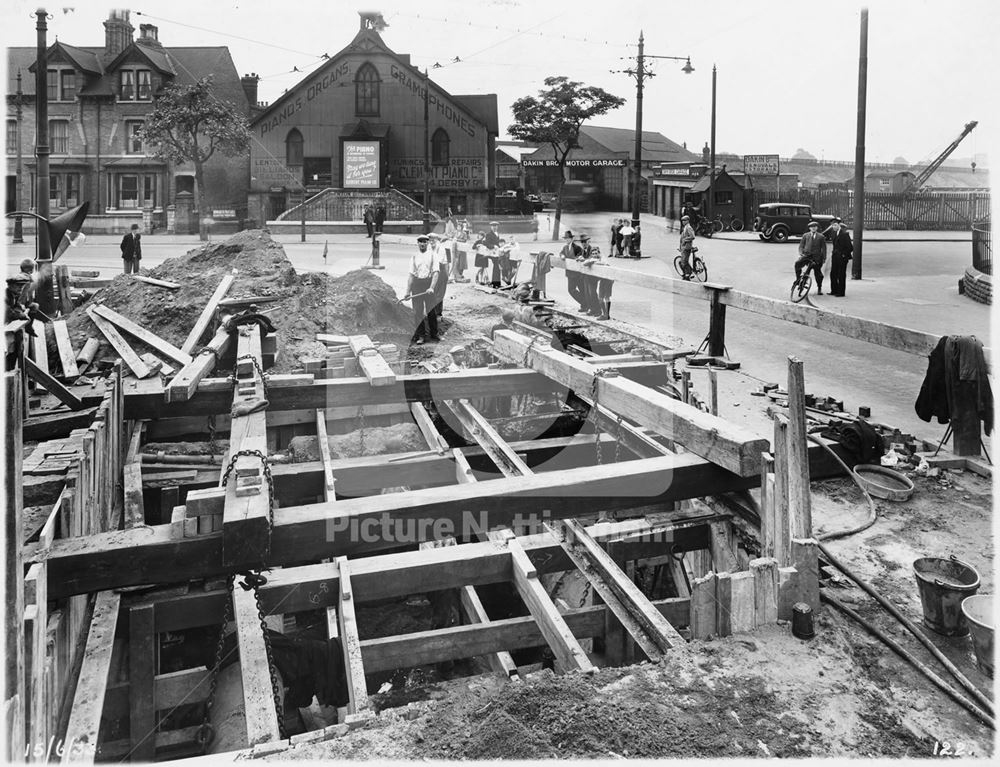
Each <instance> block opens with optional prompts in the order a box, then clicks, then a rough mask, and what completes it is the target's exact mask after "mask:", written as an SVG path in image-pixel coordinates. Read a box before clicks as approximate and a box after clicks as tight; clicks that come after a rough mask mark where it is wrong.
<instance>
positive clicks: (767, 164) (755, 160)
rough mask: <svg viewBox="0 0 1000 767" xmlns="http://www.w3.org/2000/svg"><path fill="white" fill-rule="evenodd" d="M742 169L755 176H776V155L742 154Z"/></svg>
mask: <svg viewBox="0 0 1000 767" xmlns="http://www.w3.org/2000/svg"><path fill="white" fill-rule="evenodd" d="M743 170H744V172H746V173H749V174H751V175H756V176H777V175H778V155H776V154H748V155H744V156H743Z"/></svg>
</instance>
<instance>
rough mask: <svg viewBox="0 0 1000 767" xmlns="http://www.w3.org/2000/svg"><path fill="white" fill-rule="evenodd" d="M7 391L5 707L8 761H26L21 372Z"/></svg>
mask: <svg viewBox="0 0 1000 767" xmlns="http://www.w3.org/2000/svg"><path fill="white" fill-rule="evenodd" d="M4 387H5V389H6V394H7V400H6V407H5V411H6V419H5V422H4V426H5V437H4V447H5V449H6V451H7V460H6V471H5V472H4V481H5V482H6V485H7V509H6V512H7V513H6V514H5V515H4V539H5V540H6V542H7V545H6V547H5V548H6V552H5V562H6V567H5V572H4V586H5V592H6V595H7V604H6V608H7V609H6V610H5V611H4V616H5V621H4V622H5V631H4V633H5V638H6V648H7V649H6V656H7V665H6V667H5V674H4V706H5V708H6V711H5V713H6V715H7V716H6V721H5V723H4V724H5V726H7V728H8V729H7V737H8V740H7V754H6V756H7V759H8V761H10V762H20V761H22V760H23V759H24V682H25V679H24V631H23V627H22V620H23V618H24V566H23V555H22V553H21V551H22V549H21V544H22V542H23V541H24V516H23V514H24V509H23V500H24V494H23V488H22V484H21V482H22V479H21V462H22V460H23V449H24V446H23V445H22V443H21V423H22V417H23V413H22V410H21V401H22V391H21V387H22V381H21V371H20V370H12V371H10V372H8V373H5V374H4Z"/></svg>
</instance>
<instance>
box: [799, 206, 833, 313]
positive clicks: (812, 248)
mask: <svg viewBox="0 0 1000 767" xmlns="http://www.w3.org/2000/svg"><path fill="white" fill-rule="evenodd" d="M825 262H826V238H825V237H824V236H823V235H822V234H820V233H819V224H818V223H817V222H815V221H810V222H809V231H808V232H806V233H805V234H804V235H802V240H801V241H800V242H799V259H798V260H797V261H796V262H795V280H796V282H797V281H798V279H799V275H800V274H801V273H802V267H805V268H806V269H812V270H813V274H814V275H815V276H816V293H817V294H818V295H823V264H824V263H825ZM830 279H831V281H832V279H833V278H832V277H831V278H830Z"/></svg>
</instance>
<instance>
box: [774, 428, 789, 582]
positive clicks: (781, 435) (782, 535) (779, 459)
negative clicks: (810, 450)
mask: <svg viewBox="0 0 1000 767" xmlns="http://www.w3.org/2000/svg"><path fill="white" fill-rule="evenodd" d="M773 454H774V493H773V497H774V506H775V513H774V521H775V525H774V551H775V554H776V555H777V554H778V553H779V552H780V557H779V559H778V564H779V565H781V566H785V565H790V564H791V563H792V560H791V543H790V540H791V527H790V523H789V519H788V419H787V418H785V417H784V416H783V415H778V416H775V419H774V451H773Z"/></svg>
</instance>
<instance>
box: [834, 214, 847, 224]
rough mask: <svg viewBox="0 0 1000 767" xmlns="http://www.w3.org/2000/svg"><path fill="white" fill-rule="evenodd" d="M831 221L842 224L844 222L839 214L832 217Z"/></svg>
mask: <svg viewBox="0 0 1000 767" xmlns="http://www.w3.org/2000/svg"><path fill="white" fill-rule="evenodd" d="M833 223H835V224H842V223H844V219H842V218H840V216H837V218H835V219H833Z"/></svg>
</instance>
